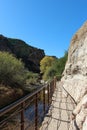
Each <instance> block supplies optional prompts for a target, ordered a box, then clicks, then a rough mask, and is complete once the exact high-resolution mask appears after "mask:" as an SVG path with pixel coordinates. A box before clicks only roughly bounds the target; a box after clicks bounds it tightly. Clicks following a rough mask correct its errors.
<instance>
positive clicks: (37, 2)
mask: <svg viewBox="0 0 87 130" xmlns="http://www.w3.org/2000/svg"><path fill="white" fill-rule="evenodd" d="M86 20H87V0H0V34H3V35H4V36H6V37H12V38H19V39H22V40H24V41H25V42H26V43H28V44H30V45H31V46H34V47H37V48H41V49H44V51H45V53H46V55H54V56H57V57H62V56H63V55H64V52H65V50H67V49H68V48H69V45H70V40H71V38H72V36H73V35H74V33H75V32H76V31H77V30H78V29H79V28H80V27H81V26H82V24H83V23H84V22H85V21H86Z"/></svg>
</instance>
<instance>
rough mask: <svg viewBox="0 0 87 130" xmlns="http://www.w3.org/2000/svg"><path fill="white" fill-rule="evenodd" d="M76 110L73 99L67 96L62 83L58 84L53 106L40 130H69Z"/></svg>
mask: <svg viewBox="0 0 87 130" xmlns="http://www.w3.org/2000/svg"><path fill="white" fill-rule="evenodd" d="M74 108H75V103H74V102H73V100H72V98H71V97H70V96H69V95H67V96H66V92H65V90H64V89H63V88H62V84H61V82H57V87H56V89H55V92H54V94H53V98H52V104H51V106H50V109H49V112H48V113H47V115H46V116H45V118H44V121H43V122H42V126H41V128H40V130H69V127H70V117H71V113H72V111H73V109H74Z"/></svg>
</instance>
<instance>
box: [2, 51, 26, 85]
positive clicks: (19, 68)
mask: <svg viewBox="0 0 87 130" xmlns="http://www.w3.org/2000/svg"><path fill="white" fill-rule="evenodd" d="M26 73H27V71H26V70H25V68H24V64H23V63H22V62H21V61H20V60H17V59H16V58H15V57H14V56H13V55H12V54H9V53H8V52H0V84H4V85H9V86H12V87H18V86H23V85H24V84H25V81H26Z"/></svg>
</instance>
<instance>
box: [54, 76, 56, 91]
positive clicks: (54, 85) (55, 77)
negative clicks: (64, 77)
mask: <svg viewBox="0 0 87 130" xmlns="http://www.w3.org/2000/svg"><path fill="white" fill-rule="evenodd" d="M55 88H56V76H54V90H55Z"/></svg>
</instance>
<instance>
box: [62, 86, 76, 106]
mask: <svg viewBox="0 0 87 130" xmlns="http://www.w3.org/2000/svg"><path fill="white" fill-rule="evenodd" d="M62 88H63V89H64V90H65V91H66V93H67V94H68V95H69V96H70V97H71V99H72V100H73V101H74V103H75V105H77V103H76V101H75V99H74V98H73V97H72V96H71V95H70V93H69V92H68V91H67V90H66V89H65V88H64V87H63V86H62Z"/></svg>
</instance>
